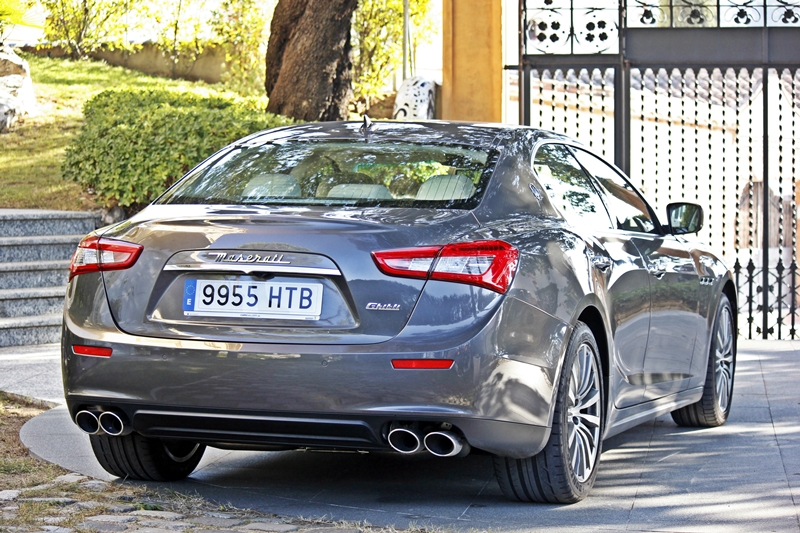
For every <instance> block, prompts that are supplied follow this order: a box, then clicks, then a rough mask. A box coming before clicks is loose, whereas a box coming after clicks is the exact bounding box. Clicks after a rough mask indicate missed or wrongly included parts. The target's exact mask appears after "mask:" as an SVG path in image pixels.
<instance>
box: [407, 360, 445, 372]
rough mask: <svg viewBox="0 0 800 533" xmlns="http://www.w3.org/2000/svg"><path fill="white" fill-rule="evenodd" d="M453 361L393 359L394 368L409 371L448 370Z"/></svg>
mask: <svg viewBox="0 0 800 533" xmlns="http://www.w3.org/2000/svg"><path fill="white" fill-rule="evenodd" d="M452 366H453V360H452V359H392V367H393V368H400V369H408V370H420V369H421V370H448V369H449V368H450V367H452Z"/></svg>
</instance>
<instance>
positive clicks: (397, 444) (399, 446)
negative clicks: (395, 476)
mask: <svg viewBox="0 0 800 533" xmlns="http://www.w3.org/2000/svg"><path fill="white" fill-rule="evenodd" d="M387 439H388V441H389V446H391V447H392V449H394V451H396V452H400V453H406V454H408V453H417V452H418V451H420V450H421V449H422V441H420V440H419V436H418V435H417V434H416V433H414V432H413V431H411V430H410V429H406V428H396V429H393V430H391V431H390V432H389V436H388V437H387Z"/></svg>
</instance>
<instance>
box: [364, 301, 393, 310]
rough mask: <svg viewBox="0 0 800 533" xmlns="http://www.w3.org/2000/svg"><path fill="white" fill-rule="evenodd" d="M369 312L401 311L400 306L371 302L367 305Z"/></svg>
mask: <svg viewBox="0 0 800 533" xmlns="http://www.w3.org/2000/svg"><path fill="white" fill-rule="evenodd" d="M367 310H369V311H399V310H400V304H379V303H376V302H370V303H368V304H367Z"/></svg>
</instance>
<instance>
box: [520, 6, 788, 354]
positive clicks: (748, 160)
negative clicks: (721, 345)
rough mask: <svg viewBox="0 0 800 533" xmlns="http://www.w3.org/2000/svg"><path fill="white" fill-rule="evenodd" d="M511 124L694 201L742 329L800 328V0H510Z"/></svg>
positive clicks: (771, 333)
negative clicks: (729, 270)
mask: <svg viewBox="0 0 800 533" xmlns="http://www.w3.org/2000/svg"><path fill="white" fill-rule="evenodd" d="M519 16H520V32H519V39H520V58H519V59H520V61H519V65H518V66H515V67H512V68H517V69H518V70H519V74H520V80H521V84H520V87H521V94H520V104H521V105H520V123H522V124H526V125H533V126H537V127H542V128H547V129H553V130H556V131H561V132H564V133H566V134H568V135H570V136H572V137H575V138H577V139H579V140H581V141H582V142H584V143H585V144H587V145H588V146H590V147H591V148H592V149H593V150H595V151H596V152H598V153H601V154H603V155H605V156H606V157H608V158H610V159H613V160H614V161H615V162H616V164H617V166H619V167H620V168H621V169H623V170H624V171H625V172H627V173H628V174H629V175H630V176H631V179H632V180H633V181H634V183H636V184H637V185H638V186H640V187H641V189H642V190H643V191H644V193H645V196H647V198H648V199H649V200H651V201H652V202H653V204H654V207H655V208H656V209H657V211H658V212H659V213H660V214H662V216H663V213H665V209H666V205H667V204H668V203H669V202H672V201H680V200H681V199H685V200H687V201H694V202H697V203H699V204H701V205H703V206H704V207H705V211H706V224H705V227H704V228H703V232H702V233H701V235H700V238H701V239H702V240H704V241H706V242H708V243H710V244H711V245H712V246H713V247H714V248H715V249H716V250H718V251H720V252H721V253H722V255H723V257H724V258H725V260H726V261H727V262H728V264H731V265H733V268H734V272H735V275H736V281H737V286H738V288H739V313H740V316H741V317H742V320H740V325H739V331H740V334H741V335H743V336H745V337H747V338H764V339H767V338H775V339H787V338H792V339H793V338H797V337H798V336H800V316H798V301H799V300H800V293H799V292H798V291H799V290H800V288H798V282H799V281H800V280H798V276H799V275H800V273H799V272H798V266H797V255H798V254H797V246H798V243H797V202H798V194H800V191H798V182H797V180H798V179H800V176H795V169H797V168H798V163H800V161H799V160H798V156H799V155H800V154H798V149H799V148H800V146H798V141H800V132H799V131H798V127H799V126H800V0H796V1H789V0H621V1H620V0H520V6H519Z"/></svg>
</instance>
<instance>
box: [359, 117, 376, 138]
mask: <svg viewBox="0 0 800 533" xmlns="http://www.w3.org/2000/svg"><path fill="white" fill-rule="evenodd" d="M372 125H373V124H372V121H371V120H370V119H369V117H368V116H367V115H366V113H365V114H364V124H362V125H361V127H360V128H359V129H358V132H359V133H361V134H362V135H364V139H365V140H367V141H369V134H370V133H372Z"/></svg>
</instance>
